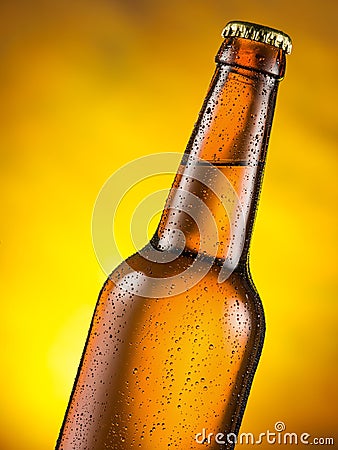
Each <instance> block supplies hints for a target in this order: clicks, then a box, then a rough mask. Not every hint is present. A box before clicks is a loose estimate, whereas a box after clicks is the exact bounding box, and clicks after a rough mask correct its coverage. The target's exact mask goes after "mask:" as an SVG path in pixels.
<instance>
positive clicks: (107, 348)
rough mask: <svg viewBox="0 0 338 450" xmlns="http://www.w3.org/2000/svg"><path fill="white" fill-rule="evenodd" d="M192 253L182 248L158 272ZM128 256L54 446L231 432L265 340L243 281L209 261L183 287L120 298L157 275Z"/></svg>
mask: <svg viewBox="0 0 338 450" xmlns="http://www.w3.org/2000/svg"><path fill="white" fill-rule="evenodd" d="M192 258H193V257H192V256H191V255H181V256H180V257H179V258H178V259H177V260H176V262H175V264H174V266H173V267H172V268H171V269H169V270H168V272H167V273H166V274H165V275H170V276H172V275H173V274H174V273H176V272H177V271H180V270H181V269H182V266H187V265H190V264H191V260H192ZM127 262H128V265H126V263H122V265H121V266H120V267H119V268H118V269H117V272H119V276H120V277H121V280H122V281H121V283H117V284H116V283H115V282H113V281H112V280H110V279H109V280H108V281H107V283H106V285H105V286H104V288H103V290H102V293H101V296H100V299H99V302H98V305H97V308H96V312H95V316H94V319H93V323H92V328H91V332H90V336H89V340H88V343H87V348H86V351H85V353H84V357H83V360H82V367H81V370H80V372H79V377H78V379H77V383H76V388H75V390H74V394H73V399H72V404H71V407H70V409H69V412H68V421H67V422H66V423H65V429H64V433H63V436H64V438H63V441H61V443H60V447H59V448H60V449H81V450H85V449H88V450H89V449H90V450H99V449H100V450H101V449H104V448H107V449H116V450H117V449H118V450H124V449H126V450H127V449H131V448H143V449H147V450H150V449H161V448H167V447H168V446H169V444H171V446H173V447H174V448H180V449H186V448H189V449H198V448H200V447H201V442H200V440H199V433H201V432H202V430H203V428H204V429H205V430H207V433H208V434H209V433H213V436H216V434H217V433H220V432H222V430H223V431H224V430H227V433H229V434H230V433H237V431H238V428H239V425H240V419H241V416H242V413H243V409H244V407H245V403H246V399H247V396H248V393H249V389H250V385H251V378H252V376H253V373H254V371H255V368H256V365H257V362H258V358H259V355H260V351H261V347H262V343H263V338H264V316H263V310H262V306H261V302H260V300H259V297H258V295H257V293H256V291H255V289H254V287H253V286H252V284H251V283H250V279H249V278H248V277H247V275H245V274H244V273H240V272H238V271H234V272H233V273H232V274H231V276H230V277H229V278H228V279H227V280H226V281H225V282H224V283H221V285H220V284H219V283H218V275H219V271H220V267H219V266H218V265H217V263H214V265H213V266H212V267H211V269H209V270H208V273H207V275H206V276H205V277H203V279H202V280H200V281H199V283H197V284H196V285H195V286H193V287H192V288H191V289H190V290H189V292H183V293H181V294H180V295H177V296H171V297H168V298H165V299H163V298H145V297H138V296H135V295H132V294H131V295H129V296H127V295H126V291H125V287H123V286H122V285H123V283H128V288H129V289H130V286H131V285H133V284H135V285H137V284H139V283H141V282H143V288H144V289H146V286H145V284H147V283H149V280H150V279H151V278H150V271H151V275H152V276H153V275H157V276H159V277H160V276H161V274H163V272H162V270H163V268H162V267H159V265H158V264H156V263H154V264H149V262H146V263H145V261H144V260H143V259H142V258H141V257H140V256H139V255H134V256H133V257H131V258H130V259H129V261H127ZM206 264H208V262H206ZM130 266H134V267H135V268H137V269H136V270H135V271H132V270H131V269H130ZM160 272H161V273H160ZM115 273H116V272H115ZM126 273H127V274H128V278H127V281H123V280H125V279H126ZM149 289H152V288H151V286H150V287H149ZM209 448H215V449H216V448H220V447H219V444H216V442H215V443H214V446H210V447H209ZM223 448H233V445H231V443H227V445H226V446H224V447H223Z"/></svg>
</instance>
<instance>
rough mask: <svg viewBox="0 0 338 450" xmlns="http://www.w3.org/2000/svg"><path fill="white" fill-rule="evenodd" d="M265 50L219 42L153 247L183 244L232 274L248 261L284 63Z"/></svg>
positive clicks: (248, 44) (174, 248)
mask: <svg viewBox="0 0 338 450" xmlns="http://www.w3.org/2000/svg"><path fill="white" fill-rule="evenodd" d="M228 41H231V42H230V43H229V42H228ZM233 41H235V43H236V45H234V42H233ZM238 41H239V42H238ZM258 44H259V45H258ZM243 46H244V49H245V51H244V50H243ZM262 46H263V47H262ZM264 47H268V51H266V54H267V55H266V58H265V60H264V68H265V69H266V68H268V69H267V70H260V69H258V68H257V64H258V65H259V64H261V65H262V64H263V62H262V60H260V62H259V59H260V58H262V48H264ZM250 48H251V53H250ZM257 48H258V49H259V53H258V55H259V57H257ZM271 48H272V47H271V46H267V45H265V44H260V43H253V42H251V41H248V40H245V39H234V38H230V39H227V40H226V41H225V42H224V43H223V45H222V47H221V49H220V52H219V53H218V56H217V59H216V60H217V61H218V65H217V68H216V71H215V74H214V77H213V79H212V82H211V85H210V88H209V91H208V94H207V97H206V99H205V101H204V104H203V106H202V109H201V112H200V114H199V118H198V121H197V123H196V125H195V128H194V130H193V133H192V136H191V138H190V140H189V142H188V145H187V149H186V151H185V154H184V157H183V160H182V163H181V166H180V169H179V171H178V173H177V175H176V178H175V180H174V183H173V186H172V189H171V191H170V194H169V196H168V199H167V203H166V206H165V209H164V212H163V215H162V218H161V221H160V224H159V227H158V229H157V232H156V234H155V236H154V238H153V245H156V247H157V248H158V249H160V250H170V251H177V249H181V248H182V245H184V250H185V251H186V252H189V253H192V254H197V253H204V254H206V255H208V256H211V257H215V258H216V259H218V260H221V261H223V264H227V265H228V266H229V267H230V268H231V269H232V270H233V269H234V268H235V267H236V266H237V265H238V264H239V263H241V262H242V263H243V262H246V260H247V255H248V250H249V245H250V239H251V233H252V228H253V223H254V218H255V212H256V208H257V202H258V197H259V192H260V186H261V181H262V175H263V170H264V163H265V158H266V150H267V145H268V140H269V135H270V129H271V125H272V119H273V112H274V107H275V100H276V94H277V88H278V81H279V79H280V76H281V74H282V72H283V73H284V66H285V64H284V63H282V64H281V62H280V61H282V60H280V61H279V62H278V64H277V59H278V58H279V57H280V55H281V51H279V50H278V49H274V48H272V49H273V51H272V52H271ZM229 49H230V50H229ZM236 49H237V50H236ZM236 52H237V53H236ZM269 52H270V54H268V53H269ZM227 54H228V57H227ZM229 55H230V56H229ZM238 55H239V57H238ZM282 56H283V55H282ZM284 61H285V60H284ZM237 62H240V63H241V64H237ZM254 63H255V64H254ZM250 64H251V67H250ZM271 67H272V68H273V70H271ZM276 67H279V69H280V72H279V73H276ZM268 70H270V72H273V73H270V72H268ZM182 242H183V244H182Z"/></svg>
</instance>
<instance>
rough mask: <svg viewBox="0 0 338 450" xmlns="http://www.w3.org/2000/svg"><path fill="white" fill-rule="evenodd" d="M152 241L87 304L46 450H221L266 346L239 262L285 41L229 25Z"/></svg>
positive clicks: (255, 28) (231, 437)
mask: <svg viewBox="0 0 338 450" xmlns="http://www.w3.org/2000/svg"><path fill="white" fill-rule="evenodd" d="M223 37H224V41H223V43H222V45H221V48H220V50H219V52H218V54H217V56H216V63H217V67H216V71H215V74H214V76H213V78H212V81H211V84H210V87H209V90H208V93H207V96H206V98H205V100H204V103H203V106H202V109H201V112H200V114H199V117H198V120H197V122H196V125H195V127H194V130H193V133H192V136H191V138H190V140H189V142H188V145H187V148H186V151H185V153H184V155H183V159H182V163H181V165H180V167H179V169H178V172H177V175H176V177H175V179H174V182H173V186H172V188H171V191H170V193H169V196H168V199H167V202H166V205H165V207H164V211H163V214H162V217H161V220H160V223H159V226H158V228H157V231H156V233H155V235H154V237H153V238H152V240H151V242H150V243H149V244H147V245H146V246H145V248H143V249H142V250H140V251H139V252H138V253H136V254H134V255H133V256H131V257H130V258H128V259H127V260H126V261H124V262H123V263H122V264H121V265H120V266H119V267H118V268H117V269H115V270H114V271H113V272H112V274H111V275H110V276H109V278H108V280H107V281H106V283H105V285H104V287H103V288H102V291H101V293H100V296H99V300H98V303H97V306H96V310H95V313H94V316H93V320H92V323H91V327H90V331H89V335H88V338H87V342H86V345H85V349H84V353H83V356H82V359H81V363H80V367H79V370H78V374H77V377H76V381H75V384H74V388H73V392H72V395H71V399H70V402H69V406H68V409H67V412H66V415H65V419H64V422H63V426H62V429H61V432H60V436H59V439H58V443H57V449H58V450H104V449H111V450H112V449H116V450H130V449H134V448H135V449H136V448H137V449H143V450H162V449H164V448H177V449H180V450H187V449H200V448H201V447H203V445H202V444H203V443H206V444H208V448H210V449H216V448H225V449H232V448H233V447H234V443H235V441H236V435H237V434H238V431H239V427H240V423H241V420H242V416H243V413H244V409H245V405H246V401H247V398H248V395H249V391H250V387H251V383H252V379H253V376H254V373H255V370H256V367H257V363H258V360H259V357H260V353H261V349H262V345H263V339H264V330H265V325H264V313H263V308H262V304H261V301H260V298H259V295H258V293H257V291H256V289H255V286H254V284H253V281H252V278H251V275H250V270H249V265H248V252H249V245H250V239H251V234H252V228H253V223H254V219H255V213H256V208H257V202H258V197H259V193H260V189H261V183H262V176H263V171H264V163H265V158H266V150H267V145H268V140H269V135H270V129H271V124H272V118H273V113H274V108H275V101H276V94H277V89H278V84H279V81H280V80H281V79H282V78H283V76H284V72H285V55H286V54H287V53H290V51H291V40H290V38H289V37H288V36H287V35H285V34H284V33H282V32H280V31H277V30H275V29H272V28H267V27H264V26H260V25H256V24H252V23H248V22H230V23H228V24H227V25H226V27H225V29H224V31H223Z"/></svg>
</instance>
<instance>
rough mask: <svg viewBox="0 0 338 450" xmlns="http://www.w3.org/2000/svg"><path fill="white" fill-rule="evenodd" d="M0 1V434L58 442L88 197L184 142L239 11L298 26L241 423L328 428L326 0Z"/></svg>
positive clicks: (279, 124) (84, 288)
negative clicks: (261, 342) (226, 29)
mask: <svg viewBox="0 0 338 450" xmlns="http://www.w3.org/2000/svg"><path fill="white" fill-rule="evenodd" d="M1 10H2V11H1V19H0V21H1V26H0V35H1V39H0V55H1V74H0V89H1V98H2V102H1V121H0V123H1V133H0V142H1V213H2V214H1V221H0V249H1V272H0V277H1V288H0V289H1V335H2V336H1V337H2V339H1V342H2V345H1V350H2V357H1V363H2V365H1V372H0V378H1V388H2V393H1V428H0V448H1V449H4V450H46V449H52V448H53V446H54V442H55V440H56V438H57V435H58V430H59V427H60V425H61V421H62V418H63V414H64V411H65V408H66V405H67V401H68V397H69V394H70V391H71V386H72V383H73V378H74V376H75V373H76V369H77V365H78V362H79V358H80V355H81V351H82V347H83V344H84V340H85V336H86V333H87V328H88V325H89V322H90V318H91V314H92V311H93V308H94V305H95V302H96V298H97V294H98V292H99V290H100V287H101V285H102V283H103V281H104V279H105V274H104V273H103V272H102V271H101V269H100V267H99V265H98V263H97V261H96V258H95V254H94V251H93V247H92V242H91V214H92V209H93V205H94V202H95V198H96V196H97V194H98V192H99V190H100V188H101V186H102V184H103V183H104V182H105V181H106V179H107V178H108V177H109V176H110V175H111V174H112V173H113V172H114V171H115V170H116V169H118V168H119V167H121V166H122V165H123V164H125V163H127V162H128V161H131V160H133V159H134V158H136V157H139V156H142V155H147V154H149V153H155V152H162V151H163V152H165V151H183V150H184V147H185V144H186V142H187V140H188V138H189V135H190V132H191V130H192V127H193V124H194V121H195V119H196V117H197V114H198V111H199V108H200V106H201V103H202V100H203V98H204V96H205V93H206V89H207V87H208V84H209V81H210V79H211V76H212V73H213V71H214V62H213V60H214V56H215V54H216V52H217V50H218V47H219V45H220V43H221V38H220V32H221V30H222V28H223V26H224V25H225V23H226V22H227V21H229V20H234V19H241V20H249V21H256V22H258V23H263V24H266V25H270V26H273V27H275V28H280V29H282V30H283V31H285V32H287V33H289V34H290V35H291V36H292V38H293V42H294V51H293V53H292V55H291V56H290V57H288V66H287V74H286V78H285V80H284V81H283V82H282V83H281V86H280V92H279V97H278V101H277V109H276V115H275V121H274V126H273V132H272V138H271V141H270V147H269V156H268V164H267V170H266V175H265V180H264V186H263V194H262V198H261V202H260V206H259V214H258V217H257V222H256V227H255V233H254V238H253V244H252V250H251V254H252V258H251V259H252V264H251V265H252V272H253V275H254V279H255V282H256V285H257V287H258V289H259V292H260V294H261V297H262V299H263V302H264V306H265V311H266V319H267V335H266V341H265V346H264V350H263V355H262V358H261V362H260V365H259V368H258V371H257V374H256V378H255V381H254V384H253V389H252V393H251V396H250V399H249V402H248V406H247V410H246V413H245V417H244V422H243V426H242V431H251V432H256V433H259V432H264V431H265V430H267V429H270V430H273V426H274V423H275V422H276V421H277V420H279V421H281V420H282V421H284V422H285V424H286V426H287V431H295V432H298V433H302V432H308V433H310V434H311V435H313V436H334V435H335V428H336V423H337V406H336V405H337V403H338V402H337V392H336V379H337V364H338V363H337V359H338V358H337V301H336V299H335V298H334V294H335V292H336V291H335V288H336V286H335V283H336V281H335V277H336V259H335V251H336V247H337V246H336V235H335V225H336V215H335V213H334V210H335V204H336V201H337V160H336V154H335V152H336V148H335V144H336V140H335V138H336V133H337V128H336V123H337V118H338V112H337V111H338V108H337V100H338V99H337V89H336V85H337V63H336V61H337V51H336V46H337V39H336V17H337V12H338V11H337V6H336V2H335V1H334V0H332V1H329V0H322V1H321V2H317V1H316V2H314V1H305V0H300V1H297V0H293V1H291V0H284V1H281V2H272V1H266V0H260V1H257V2H252V1H249V0H245V1H241V2H235V1H233V2H227V1H221V0H209V1H202V0H198V1H189V2H184V1H181V0H171V1H164V0H160V1H159V0H157V1H156V0H139V1H133V0H111V1H108V0H99V1H94V0H92V1H89V0H87V1H86V0H84V1H80V0H77V1H66V0H58V1H56V0H50V1H46V0H45V1H44V0H31V1H29V2H28V1H23V0H22V1H19V0H7V1H4V2H2V4H1ZM156 187H157V186H156V185H154V189H156ZM126 239H127V237H126ZM336 440H337V439H336ZM336 445H338V444H336ZM284 448H285V446H284ZM154 450H155V449H154ZM156 450H157V449H156ZM183 450H186V449H183Z"/></svg>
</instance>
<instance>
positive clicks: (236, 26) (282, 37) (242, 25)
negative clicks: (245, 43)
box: [222, 21, 292, 54]
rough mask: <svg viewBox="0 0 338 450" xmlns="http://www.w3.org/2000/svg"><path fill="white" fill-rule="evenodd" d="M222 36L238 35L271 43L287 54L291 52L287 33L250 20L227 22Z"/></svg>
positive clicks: (290, 43)
mask: <svg viewBox="0 0 338 450" xmlns="http://www.w3.org/2000/svg"><path fill="white" fill-rule="evenodd" d="M222 36H223V37H224V38H225V37H232V36H233V37H240V38H244V39H251V40H252V41H257V42H262V43H264V44H269V45H273V46H274V47H277V48H281V49H282V50H284V51H285V53H287V54H289V53H291V49H292V42H291V38H290V36H288V35H287V34H285V33H283V32H282V31H278V30H275V29H274V28H269V27H265V26H263V25H257V24H256V23H251V22H240V21H234V22H229V23H227V25H226V26H225V28H224V30H223V31H222Z"/></svg>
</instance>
